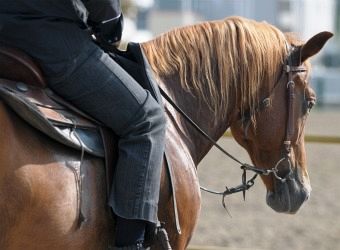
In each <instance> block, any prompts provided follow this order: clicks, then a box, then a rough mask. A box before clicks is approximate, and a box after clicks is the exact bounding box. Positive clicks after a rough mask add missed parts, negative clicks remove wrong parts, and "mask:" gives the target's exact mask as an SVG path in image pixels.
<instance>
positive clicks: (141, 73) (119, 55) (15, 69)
mask: <svg viewBox="0 0 340 250" xmlns="http://www.w3.org/2000/svg"><path fill="white" fill-rule="evenodd" d="M111 57H112V58H114V60H116V61H117V62H118V63H119V64H120V65H121V66H122V67H123V68H124V69H125V70H126V71H127V72H128V73H129V74H130V75H131V76H132V77H133V78H134V79H135V80H136V81H137V82H139V83H141V85H142V87H143V88H145V89H148V90H149V91H150V92H151V93H152V95H153V96H154V97H155V98H156V99H157V100H159V101H160V100H161V98H160V97H159V92H158V88H157V87H156V86H157V85H155V81H154V80H153V79H152V77H151V73H150V72H151V71H150V69H149V68H148V65H147V62H146V61H145V60H144V57H143V54H142V51H141V48H140V46H139V44H137V43H131V44H129V46H128V49H127V51H126V52H123V51H116V53H114V54H113V53H112V54H111ZM0 99H1V100H2V101H3V102H4V103H6V104H7V105H8V106H9V107H10V108H11V109H12V110H13V111H14V112H15V113H16V114H17V115H18V116H20V117H21V118H22V119H24V120H25V121H26V122H27V123H29V124H30V125H31V126H33V127H34V128H36V129H38V130H39V131H41V132H42V133H44V134H45V135H47V136H49V137H50V138H52V139H53V140H55V141H57V142H59V143H62V144H64V145H66V146H68V147H71V148H73V149H76V150H79V151H81V152H82V154H83V153H85V152H86V153H88V154H90V155H93V156H95V157H100V158H103V159H105V165H106V176H107V192H109V189H110V187H111V180H112V175H113V170H112V169H113V168H112V166H113V165H114V163H115V162H114V159H116V157H115V152H117V150H115V148H116V145H117V137H116V136H115V135H114V134H113V133H112V132H111V131H110V130H109V129H107V128H105V127H104V126H103V125H102V124H101V123H100V122H98V121H96V120H95V119H93V118H91V117H89V116H88V115H86V114H85V113H84V112H82V111H80V110H79V109H77V108H76V107H74V106H73V105H72V104H70V103H68V102H66V101H65V100H63V99H62V98H61V97H59V96H58V95H56V94H55V93H54V92H53V91H52V90H51V89H49V88H48V87H47V85H46V81H45V79H44V77H43V74H42V72H41V70H40V69H39V67H38V65H37V64H36V63H35V62H34V61H33V59H32V58H30V57H29V56H28V55H27V54H25V53H24V52H22V51H20V50H18V49H15V48H9V47H5V46H1V45H0ZM109 166H110V167H109Z"/></svg>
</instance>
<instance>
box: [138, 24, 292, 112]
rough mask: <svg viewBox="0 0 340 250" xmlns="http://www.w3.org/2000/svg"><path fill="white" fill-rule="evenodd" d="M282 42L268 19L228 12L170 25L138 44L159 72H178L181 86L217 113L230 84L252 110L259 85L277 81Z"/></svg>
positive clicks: (223, 107)
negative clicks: (224, 15)
mask: <svg viewBox="0 0 340 250" xmlns="http://www.w3.org/2000/svg"><path fill="white" fill-rule="evenodd" d="M285 43H286V37H285V35H284V34H283V33H282V32H281V31H279V30H278V29H277V28H275V27H274V26H272V25H270V24H268V23H265V22H261V23H260V22H256V21H252V20H248V19H245V18H241V17H230V18H227V19H224V20H220V21H212V22H204V23H200V24H196V25H193V26H189V27H183V28H177V29H174V30H172V31H170V32H168V33H165V34H162V35H160V36H159V37H157V38H156V39H154V40H152V41H149V42H147V43H144V44H143V49H144V51H145V53H146V54H147V55H148V59H149V63H150V65H151V67H152V69H153V70H154V72H155V73H156V75H158V77H160V78H161V77H162V76H166V75H169V74H176V75H179V77H180V82H181V85H182V87H183V88H184V89H185V90H187V91H190V92H192V93H195V94H198V95H200V96H201V97H203V99H204V100H205V101H206V102H207V103H208V105H209V106H210V107H211V108H212V110H214V111H215V112H218V113H219V114H220V115H221V114H225V113H226V112H225V110H226V108H227V104H228V98H229V95H230V90H231V89H232V88H233V89H235V91H241V93H236V94H237V95H238V94H240V96H242V100H237V102H238V103H239V104H240V109H241V112H244V111H245V110H248V109H249V111H250V113H254V112H252V111H254V110H255V108H256V107H257V105H258V102H259V88H260V85H261V84H262V85H263V83H265V84H267V85H268V84H274V82H275V81H276V78H277V74H278V72H279V69H280V67H281V66H282V63H283V61H284V59H285V57H286V56H287V53H288V52H287V49H286V44H285ZM236 85H239V86H236ZM262 87H263V86H262ZM237 95H236V96H237ZM221 111H222V113H221ZM223 111H224V112H223Z"/></svg>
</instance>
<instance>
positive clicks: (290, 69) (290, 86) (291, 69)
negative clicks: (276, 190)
mask: <svg viewBox="0 0 340 250" xmlns="http://www.w3.org/2000/svg"><path fill="white" fill-rule="evenodd" d="M291 52H292V51H290V53H289V56H288V59H287V64H286V65H284V66H283V73H286V74H287V75H288V83H287V91H288V119H287V124H286V135H285V140H284V141H283V145H284V149H285V151H284V156H283V158H281V159H280V160H279V161H278V162H277V163H276V164H275V166H274V167H273V168H271V169H264V168H259V167H256V166H253V165H251V164H248V163H243V162H241V161H240V160H239V159H237V158H236V157H234V156H233V155H231V154H230V153H228V152H227V151H226V150H225V149H223V148H222V147H221V146H220V145H219V144H218V143H217V142H216V141H215V140H214V139H213V138H212V137H211V136H209V135H208V134H207V133H206V132H204V131H203V130H202V129H201V128H200V127H199V126H198V125H197V124H196V123H195V122H194V121H193V120H192V119H191V118H190V117H189V116H188V115H187V114H186V113H185V112H184V111H183V110H182V109H181V108H180V107H179V106H178V105H177V104H176V103H175V102H174V101H173V100H172V99H171V97H170V96H169V95H168V94H167V93H166V92H165V91H164V90H163V89H162V88H161V87H159V89H160V92H161V94H162V96H163V97H164V98H165V99H166V100H167V101H168V102H169V103H170V104H171V106H172V107H173V108H174V109H175V110H176V111H177V112H178V113H180V114H181V115H182V116H183V117H184V118H185V120H186V121H187V122H188V123H189V124H190V125H191V126H192V127H193V128H195V129H196V130H197V131H198V132H199V133H200V134H201V135H202V136H203V137H204V138H206V139H207V140H208V141H210V142H211V143H212V144H213V145H214V146H215V147H216V148H218V149H219V150H220V151H221V152H222V153H223V154H225V155H226V156H228V157H229V158H230V159H232V160H234V161H235V162H237V163H238V164H239V165H240V169H241V170H242V171H243V173H242V183H241V184H240V185H238V186H236V187H232V188H228V187H227V186H226V189H225V190H224V191H221V192H218V191H214V190H210V189H207V188H205V187H202V186H200V188H201V190H203V191H206V192H209V193H212V194H217V195H222V204H223V207H224V208H226V205H225V201H224V200H225V197H226V196H227V195H231V194H234V193H238V192H242V193H243V199H245V194H246V191H247V190H248V189H250V188H251V187H252V186H253V185H254V184H255V179H256V178H257V176H258V175H263V176H268V175H270V174H273V175H274V177H275V178H276V179H277V180H279V181H281V182H285V181H286V180H287V179H288V178H289V176H290V175H291V174H292V172H293V171H292V167H291V165H292V164H291V161H290V152H291V138H292V136H293V133H294V124H293V122H294V100H295V92H294V88H295V82H294V80H293V73H298V72H305V71H306V68H305V67H304V66H292V59H291ZM280 79H281V77H280V78H279V80H278V82H279V81H280ZM277 85H278V84H276V85H275V86H274V88H273V90H274V89H275V87H276V86H277ZM270 95H271V94H270ZM269 99H270V97H267V98H265V99H264V100H263V101H262V103H263V104H264V105H266V103H267V102H268V100H269ZM257 111H259V110H257ZM285 160H287V162H288V165H289V172H288V173H287V174H286V175H285V176H284V177H281V176H280V175H279V166H280V164H281V163H282V162H283V161H285ZM247 171H251V172H254V173H255V174H254V175H253V177H252V178H250V179H249V180H247V175H246V174H247Z"/></svg>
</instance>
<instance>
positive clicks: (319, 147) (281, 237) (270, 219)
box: [191, 109, 340, 250]
mask: <svg viewBox="0 0 340 250" xmlns="http://www.w3.org/2000/svg"><path fill="white" fill-rule="evenodd" d="M307 133H308V134H318V135H334V136H340V111H339V109H335V110H333V111H322V110H313V112H312V113H311V115H310V118H309V120H308V123H307ZM220 143H221V144H222V145H223V147H224V148H226V149H227V150H228V151H229V152H230V153H232V154H233V155H235V156H236V157H238V158H240V159H243V161H248V159H249V158H248V156H247V154H246V152H245V151H244V150H243V149H242V148H240V146H238V145H237V144H236V143H235V142H234V141H233V139H227V138H223V139H221V140H220ZM306 149H307V159H308V168H309V174H310V179H311V185H312V188H313V191H312V194H311V198H310V199H309V201H308V202H307V203H306V204H305V205H304V206H303V207H302V208H301V209H300V211H299V212H298V213H297V214H295V215H286V214H279V213H276V212H274V211H273V210H272V209H271V208H269V207H268V206H267V205H266V203H265V188H264V185H263V184H262V183H261V181H260V180H259V179H258V180H257V181H256V184H255V186H254V187H253V188H252V189H251V190H250V191H249V192H247V197H246V201H245V202H243V199H242V195H241V194H234V195H232V196H230V197H228V198H227V200H226V202H227V205H228V209H229V211H230V213H231V215H232V218H230V217H229V215H228V214H227V213H226V211H225V210H224V208H223V207H222V205H221V197H220V196H214V195H212V194H208V193H202V200H203V204H202V211H201V217H200V220H199V223H198V227H197V229H196V233H195V235H194V237H193V239H192V241H191V246H201V245H202V246H203V245H205V246H207V245H210V246H219V247H226V248H227V249H233V250H236V249H237V250H239V249H243V250H245V249H247V250H249V249H252V250H257V249H266V250H267V249H268V250H271V249H275V250H281V249H290V250H302V249H306V250H307V249H308V250H314V249H316V250H323V249H329V250H337V249H340V201H339V198H340V196H339V195H340V144H319V143H308V144H307V146H306ZM198 173H199V176H200V181H201V185H203V186H207V187H209V188H212V189H216V190H223V187H224V186H225V185H228V186H235V185H238V184H240V178H241V171H240V170H239V169H238V168H237V165H236V164H235V163H234V162H232V161H231V160H229V159H227V158H226V157H225V156H223V155H222V154H221V153H220V152H218V151H217V150H216V149H214V150H212V151H211V152H210V153H209V154H208V155H207V157H206V158H205V159H204V161H203V162H202V163H201V164H200V166H199V168H198ZM195 249H196V248H195ZM197 249H200V248H197ZM201 249H203V248H201ZM209 249H217V248H216V247H215V248H209Z"/></svg>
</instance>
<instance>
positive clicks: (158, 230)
mask: <svg viewBox="0 0 340 250" xmlns="http://www.w3.org/2000/svg"><path fill="white" fill-rule="evenodd" d="M157 243H158V244H160V245H161V249H162V250H172V248H171V245H170V241H169V237H168V233H167V232H166V230H165V228H164V223H161V222H159V221H158V222H157V224H149V225H148V226H147V228H146V231H145V242H144V247H152V246H153V245H154V244H157Z"/></svg>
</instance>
